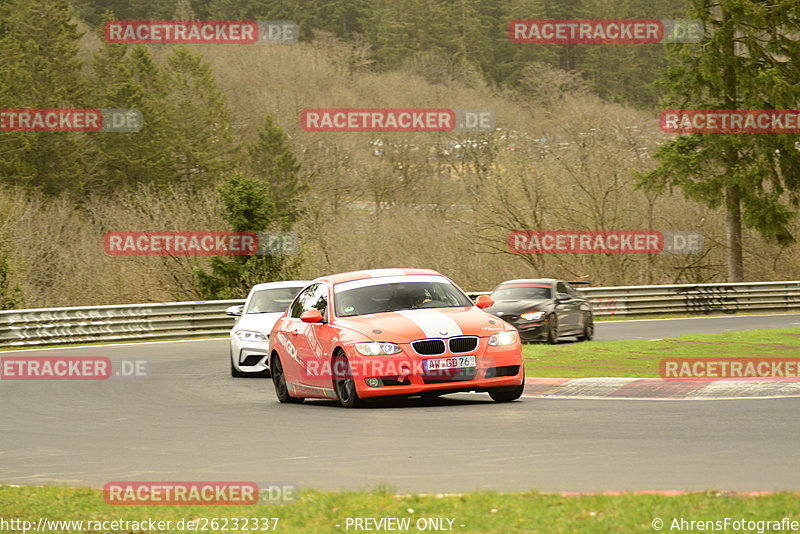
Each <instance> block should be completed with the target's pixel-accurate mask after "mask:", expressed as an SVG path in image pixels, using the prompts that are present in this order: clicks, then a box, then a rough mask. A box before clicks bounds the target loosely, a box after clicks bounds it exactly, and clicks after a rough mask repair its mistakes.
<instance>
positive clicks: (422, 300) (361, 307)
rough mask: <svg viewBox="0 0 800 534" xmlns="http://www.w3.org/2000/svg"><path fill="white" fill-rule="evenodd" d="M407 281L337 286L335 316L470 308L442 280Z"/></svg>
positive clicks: (456, 291)
mask: <svg viewBox="0 0 800 534" xmlns="http://www.w3.org/2000/svg"><path fill="white" fill-rule="evenodd" d="M392 278H394V277H392ZM398 278H403V277H398ZM406 278H409V280H397V281H391V282H390V281H388V280H387V281H386V283H377V284H375V283H371V284H368V285H366V284H364V285H362V284H358V283H351V282H345V283H343V284H337V286H336V289H335V302H336V315H337V316H339V317H351V316H354V315H366V314H371V313H385V312H393V311H399V310H413V309H418V308H452V307H461V306H472V305H473V303H472V301H471V300H470V299H469V298H468V297H467V296H466V295H464V293H462V292H461V291H460V290H459V289H458V288H456V287H455V286H454V285H453V284H451V283H450V282H449V281H448V280H446V279H445V278H441V277H431V279H428V280H421V279H418V280H414V279H412V278H411V277H406ZM357 282H361V281H360V280H359V281H357Z"/></svg>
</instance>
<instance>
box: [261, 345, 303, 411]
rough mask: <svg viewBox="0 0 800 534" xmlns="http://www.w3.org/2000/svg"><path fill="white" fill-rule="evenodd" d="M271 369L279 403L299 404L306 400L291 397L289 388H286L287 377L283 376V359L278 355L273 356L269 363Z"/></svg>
mask: <svg viewBox="0 0 800 534" xmlns="http://www.w3.org/2000/svg"><path fill="white" fill-rule="evenodd" d="M269 366H270V369H272V384H273V385H274V386H275V395H276V396H277V397H278V401H279V402H281V403H282V404H298V403H301V402H303V401H304V400H305V399H304V398H302V397H292V396H291V395H289V388H288V387H287V386H286V376H284V374H283V365H282V364H281V357H280V356H278V354H277V353H276V354H273V355H272V358H270V362H269Z"/></svg>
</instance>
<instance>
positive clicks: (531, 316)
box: [520, 311, 544, 321]
mask: <svg viewBox="0 0 800 534" xmlns="http://www.w3.org/2000/svg"><path fill="white" fill-rule="evenodd" d="M520 317H522V318H523V319H525V320H526V321H538V320H539V319H541V318H542V317H544V312H543V311H532V312H529V313H523V314H522V315H520Z"/></svg>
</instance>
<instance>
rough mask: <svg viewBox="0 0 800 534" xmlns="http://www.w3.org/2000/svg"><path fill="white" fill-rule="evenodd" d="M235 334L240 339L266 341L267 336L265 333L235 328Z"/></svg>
mask: <svg viewBox="0 0 800 534" xmlns="http://www.w3.org/2000/svg"><path fill="white" fill-rule="evenodd" d="M235 334H236V337H238V338H239V339H240V340H242V341H266V340H267V338H268V337H269V335H267V334H262V333H261V332H254V331H253V330H237V331H236V332H235Z"/></svg>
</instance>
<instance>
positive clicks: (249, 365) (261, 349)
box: [231, 335, 269, 373]
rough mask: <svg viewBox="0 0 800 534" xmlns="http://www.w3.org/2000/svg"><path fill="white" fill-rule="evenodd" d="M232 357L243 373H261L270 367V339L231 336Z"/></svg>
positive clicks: (234, 363)
mask: <svg viewBox="0 0 800 534" xmlns="http://www.w3.org/2000/svg"><path fill="white" fill-rule="evenodd" d="M231 359H232V362H233V366H234V367H235V368H236V370H237V371H239V372H241V373H260V372H262V371H265V370H266V369H268V368H269V341H268V340H267V341H242V340H240V339H239V338H237V337H236V336H235V335H233V336H231Z"/></svg>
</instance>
